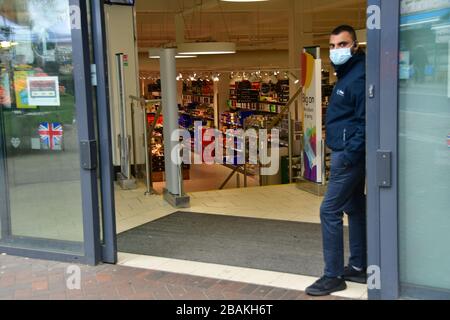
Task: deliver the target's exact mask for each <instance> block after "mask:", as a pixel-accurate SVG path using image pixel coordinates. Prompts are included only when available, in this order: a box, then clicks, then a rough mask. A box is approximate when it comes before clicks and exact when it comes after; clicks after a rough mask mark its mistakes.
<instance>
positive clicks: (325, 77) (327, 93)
mask: <svg viewBox="0 0 450 320" xmlns="http://www.w3.org/2000/svg"><path fill="white" fill-rule="evenodd" d="M333 89H334V86H333V85H331V84H330V73H329V72H328V71H322V131H323V135H322V137H323V141H324V144H325V141H326V115H327V110H328V105H329V102H330V98H331V95H332V94H333ZM324 152H325V154H324V157H325V159H324V164H325V181H328V180H329V176H330V168H331V151H330V150H329V149H328V148H327V147H326V145H324Z"/></svg>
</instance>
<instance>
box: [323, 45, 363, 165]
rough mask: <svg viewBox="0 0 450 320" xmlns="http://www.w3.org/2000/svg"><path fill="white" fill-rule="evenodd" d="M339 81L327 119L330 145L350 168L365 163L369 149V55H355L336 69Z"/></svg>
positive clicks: (328, 142)
mask: <svg viewBox="0 0 450 320" xmlns="http://www.w3.org/2000/svg"><path fill="white" fill-rule="evenodd" d="M335 69H336V72H337V76H338V82H337V83H336V86H335V88H334V90H333V94H332V96H331V99H330V104H329V106H328V111H327V116H326V143H327V146H328V147H329V148H330V149H331V150H332V151H343V154H342V157H343V159H342V160H343V161H344V164H345V165H346V166H353V165H355V164H357V163H359V162H360V161H364V158H365V148H366V94H365V92H366V55H365V54H364V53H363V52H361V53H357V54H355V55H354V56H353V57H352V58H351V59H350V60H349V61H348V62H347V63H345V64H344V65H342V66H335Z"/></svg>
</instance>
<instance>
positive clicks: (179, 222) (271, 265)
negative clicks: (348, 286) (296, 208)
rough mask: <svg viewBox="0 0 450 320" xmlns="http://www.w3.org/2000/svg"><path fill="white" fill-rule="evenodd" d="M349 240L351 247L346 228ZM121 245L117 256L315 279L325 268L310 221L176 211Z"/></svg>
mask: <svg viewBox="0 0 450 320" xmlns="http://www.w3.org/2000/svg"><path fill="white" fill-rule="evenodd" d="M345 238H346V239H345V243H346V248H348V245H347V243H348V231H347V228H346V229H345ZM117 241H118V249H119V252H126V253H134V254H140V255H150V256H157V257H164V258H172V259H181V260H190V261H198V262H206V263H215V264H222V265H230V266H237V267H245V268H252V269H262V270H269V271H277V272H285V273H292V274H300V275H308V276H315V277H318V276H321V275H322V273H323V268H324V264H323V258H322V257H323V255H322V236H321V228H320V225H318V224H312V223H300V222H290V221H280V220H266V219H255V218H243V217H235V216H223V215H212V214H202V213H192V212H176V213H174V214H171V215H169V216H166V217H163V218H161V219H158V220H155V221H152V222H150V223H147V224H145V225H142V226H139V227H137V228H134V229H131V230H128V231H125V232H123V233H121V234H119V235H118V239H117ZM346 252H348V250H346ZM346 257H347V256H346ZM346 259H347V258H346Z"/></svg>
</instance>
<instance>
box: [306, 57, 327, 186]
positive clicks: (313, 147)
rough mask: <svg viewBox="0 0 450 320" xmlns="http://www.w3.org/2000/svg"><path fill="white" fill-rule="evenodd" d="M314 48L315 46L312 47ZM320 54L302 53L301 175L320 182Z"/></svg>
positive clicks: (321, 179)
mask: <svg viewBox="0 0 450 320" xmlns="http://www.w3.org/2000/svg"><path fill="white" fill-rule="evenodd" d="M313 49H314V50H316V49H317V48H313ZM316 57H320V54H316V55H313V54H312V53H309V52H307V50H305V52H304V53H303V55H302V72H303V74H302V81H303V90H304V91H303V106H304V116H303V118H304V119H303V121H304V132H303V134H304V151H303V152H304V154H303V158H304V166H303V177H304V178H305V179H307V180H309V181H312V182H316V183H322V181H323V177H322V167H323V164H322V86H321V76H322V74H321V71H322V61H321V60H320V59H316Z"/></svg>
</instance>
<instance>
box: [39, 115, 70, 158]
mask: <svg viewBox="0 0 450 320" xmlns="http://www.w3.org/2000/svg"><path fill="white" fill-rule="evenodd" d="M38 132H39V136H40V137H41V149H44V150H57V151H60V150H62V142H63V134H64V130H63V126H62V125H61V124H60V123H49V122H43V123H41V124H40V125H39V129H38Z"/></svg>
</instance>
